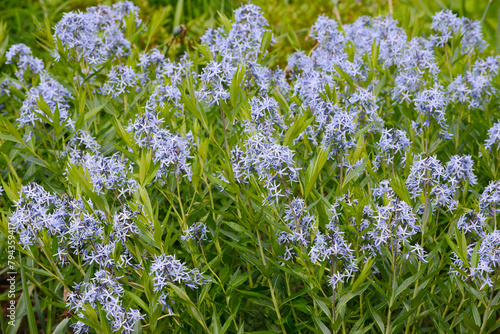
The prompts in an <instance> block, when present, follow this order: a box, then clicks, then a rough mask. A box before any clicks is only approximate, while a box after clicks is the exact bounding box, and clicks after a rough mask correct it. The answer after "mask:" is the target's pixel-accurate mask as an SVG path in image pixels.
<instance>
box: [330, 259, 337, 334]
mask: <svg viewBox="0 0 500 334" xmlns="http://www.w3.org/2000/svg"><path fill="white" fill-rule="evenodd" d="M330 265H331V270H332V271H331V273H332V275H333V274H334V272H335V260H334V258H333V256H332V257H331V259H330ZM332 333H333V334H335V333H336V331H335V285H333V284H332Z"/></svg>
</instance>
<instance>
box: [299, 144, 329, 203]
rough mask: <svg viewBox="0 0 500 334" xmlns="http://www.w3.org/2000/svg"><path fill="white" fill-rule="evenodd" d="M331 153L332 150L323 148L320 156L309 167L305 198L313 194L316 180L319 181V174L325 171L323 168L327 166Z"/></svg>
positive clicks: (319, 153)
mask: <svg viewBox="0 0 500 334" xmlns="http://www.w3.org/2000/svg"><path fill="white" fill-rule="evenodd" d="M329 153H330V150H329V149H327V148H324V147H322V148H321V149H320V150H319V152H318V155H316V157H314V159H313V160H312V161H311V164H310V165H309V167H307V171H306V179H305V184H306V187H305V190H304V197H305V198H307V197H308V195H309V193H310V192H311V190H312V188H313V187H314V186H315V185H316V180H317V179H318V176H319V173H320V172H321V170H322V169H323V166H324V165H325V163H326V161H327V160H328V155H329Z"/></svg>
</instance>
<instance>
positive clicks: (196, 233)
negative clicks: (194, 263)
mask: <svg viewBox="0 0 500 334" xmlns="http://www.w3.org/2000/svg"><path fill="white" fill-rule="evenodd" d="M208 234H209V231H208V228H207V225H205V224H204V223H201V222H198V223H196V224H193V225H191V226H189V227H188V229H187V230H185V231H184V235H183V236H182V237H181V240H189V241H191V240H192V241H195V242H196V243H202V242H206V241H210V240H208Z"/></svg>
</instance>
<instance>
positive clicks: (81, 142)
mask: <svg viewBox="0 0 500 334" xmlns="http://www.w3.org/2000/svg"><path fill="white" fill-rule="evenodd" d="M99 149H100V145H99V144H98V143H97V142H96V141H95V139H94V138H92V137H91V136H90V134H89V133H87V132H84V131H79V132H77V134H76V135H75V136H74V137H72V138H71V140H70V142H69V143H68V147H67V149H66V150H67V154H68V155H69V163H70V164H73V165H77V166H81V167H83V168H84V170H85V172H87V173H88V175H89V176H90V179H91V182H92V185H93V190H94V191H95V192H96V193H98V194H101V193H104V191H114V192H117V196H118V197H124V196H126V195H130V194H132V193H133V192H134V191H135V190H136V188H137V181H135V180H134V179H131V178H130V177H129V174H130V173H131V172H132V169H133V165H132V164H129V163H127V161H126V160H123V157H122V154H120V153H114V154H113V155H112V156H109V157H106V156H104V155H102V154H101V153H100V152H99Z"/></svg>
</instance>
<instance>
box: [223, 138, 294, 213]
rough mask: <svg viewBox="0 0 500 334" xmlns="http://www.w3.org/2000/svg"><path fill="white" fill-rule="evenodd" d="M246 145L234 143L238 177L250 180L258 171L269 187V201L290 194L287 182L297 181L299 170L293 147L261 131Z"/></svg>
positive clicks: (269, 202) (274, 200)
mask: <svg viewBox="0 0 500 334" xmlns="http://www.w3.org/2000/svg"><path fill="white" fill-rule="evenodd" d="M244 147H245V151H242V150H241V149H240V148H239V147H235V148H234V149H233V150H232V152H231V154H232V157H231V164H232V166H233V173H234V178H235V180H236V181H238V182H248V181H249V178H250V177H251V176H252V175H253V174H254V173H256V174H257V176H258V178H259V180H263V181H264V187H265V188H266V189H267V191H268V196H267V197H265V198H264V203H268V204H270V205H271V204H273V203H276V202H277V201H278V199H279V198H281V197H285V196H286V195H287V194H289V192H290V191H289V190H288V189H287V188H286V185H287V183H288V182H290V183H291V182H297V181H298V171H299V169H298V168H297V167H295V162H294V160H293V151H292V150H290V149H289V148H288V147H286V146H283V145H280V144H278V143H277V142H276V141H274V140H273V139H272V138H269V137H267V136H266V135H264V134H262V133H259V132H257V133H255V134H254V135H252V136H251V137H249V138H248V140H247V141H246V142H245V144H244ZM282 188H284V189H282Z"/></svg>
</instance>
